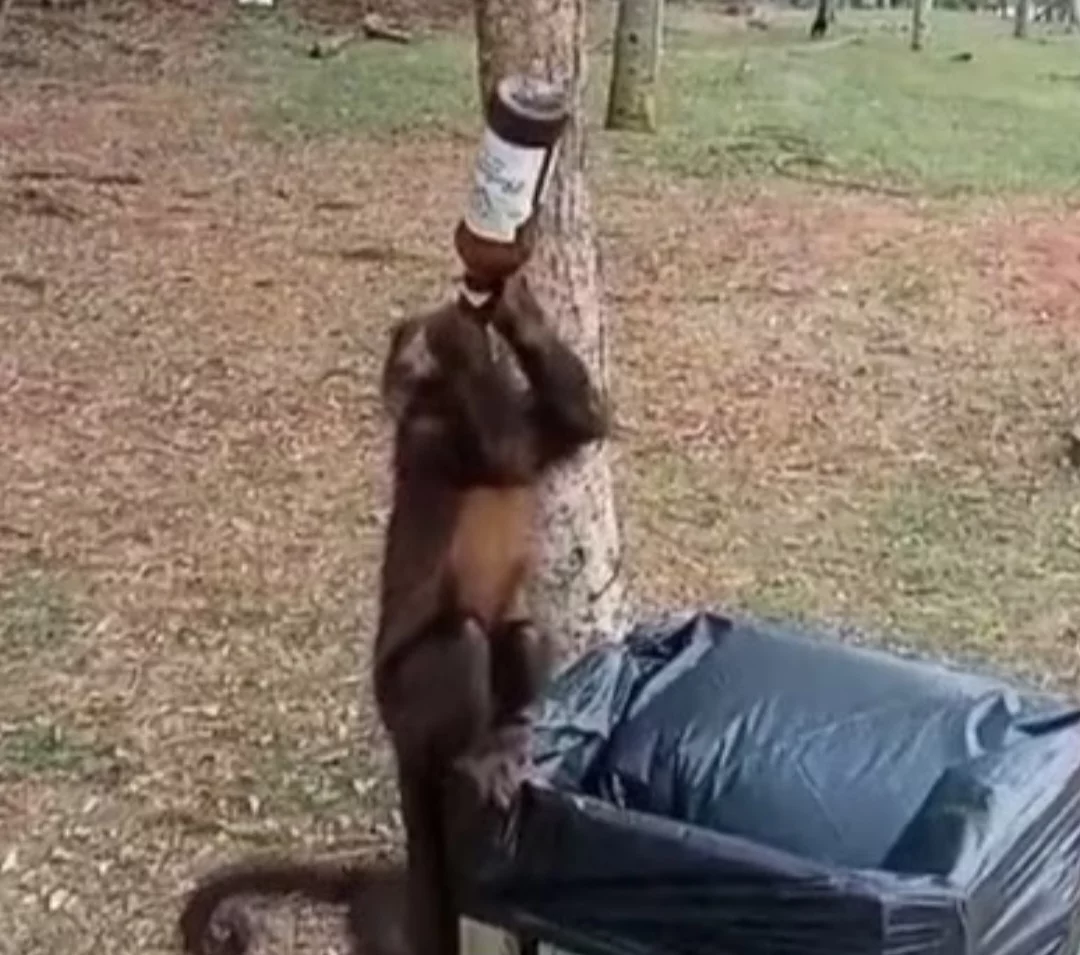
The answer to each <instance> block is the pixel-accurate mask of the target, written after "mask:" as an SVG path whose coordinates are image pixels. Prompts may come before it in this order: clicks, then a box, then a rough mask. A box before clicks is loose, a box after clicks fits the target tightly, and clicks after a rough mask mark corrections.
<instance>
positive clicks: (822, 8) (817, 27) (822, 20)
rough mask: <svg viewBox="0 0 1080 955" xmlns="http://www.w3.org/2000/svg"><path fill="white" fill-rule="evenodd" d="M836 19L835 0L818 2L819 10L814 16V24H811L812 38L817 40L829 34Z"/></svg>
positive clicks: (820, 0)
mask: <svg viewBox="0 0 1080 955" xmlns="http://www.w3.org/2000/svg"><path fill="white" fill-rule="evenodd" d="M835 19H836V3H835V0H818V3H817V10H816V12H815V14H814V22H813V23H812V24H810V37H811V39H814V40H817V39H820V38H821V37H823V36H825V35H826V34H827V33H828V32H829V28H830V27H831V26H832V25H833V21H834V20H835Z"/></svg>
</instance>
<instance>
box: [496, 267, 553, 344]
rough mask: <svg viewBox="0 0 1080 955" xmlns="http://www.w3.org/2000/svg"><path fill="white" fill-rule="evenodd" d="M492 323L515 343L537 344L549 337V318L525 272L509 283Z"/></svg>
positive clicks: (514, 277) (516, 274)
mask: <svg viewBox="0 0 1080 955" xmlns="http://www.w3.org/2000/svg"><path fill="white" fill-rule="evenodd" d="M492 324H493V325H494V326H495V328H496V329H497V330H498V331H499V332H500V333H501V334H502V335H503V336H504V337H505V338H506V339H507V340H508V341H509V342H510V343H511V344H513V343H514V342H524V343H533V342H536V341H538V340H539V339H541V338H543V337H544V336H546V335H547V334H548V320H547V315H546V314H545V312H544V309H543V307H542V306H541V305H540V303H539V301H537V299H536V296H535V295H534V294H533V291H532V289H531V288H530V287H529V282H528V280H527V279H526V278H525V276H524V274H522V273H521V272H516V273H515V274H514V275H513V276H512V277H511V278H510V279H508V280H507V282H506V287H505V288H504V289H503V294H502V296H501V297H500V298H499V301H498V304H497V305H496V306H495V312H494V314H493V316H492Z"/></svg>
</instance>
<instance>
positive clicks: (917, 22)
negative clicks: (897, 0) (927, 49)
mask: <svg viewBox="0 0 1080 955" xmlns="http://www.w3.org/2000/svg"><path fill="white" fill-rule="evenodd" d="M929 7H930V0H914V2H913V3H912V5H911V48H912V49H913V50H916V51H918V50H921V49H922V48H923V41H924V39H925V38H926V15H927V12H928V11H929Z"/></svg>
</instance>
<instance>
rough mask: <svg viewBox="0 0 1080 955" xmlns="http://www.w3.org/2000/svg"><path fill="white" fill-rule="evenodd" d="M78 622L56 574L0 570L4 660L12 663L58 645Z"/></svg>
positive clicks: (0, 646)
mask: <svg viewBox="0 0 1080 955" xmlns="http://www.w3.org/2000/svg"><path fill="white" fill-rule="evenodd" d="M78 623H79V621H78V617H77V614H76V611H75V608H74V605H73V603H72V601H71V598H70V596H69V594H68V593H67V591H66V589H65V588H64V586H63V585H62V583H61V582H60V580H59V579H58V578H57V577H56V575H54V574H51V573H48V572H46V571H43V570H37V569H20V570H16V571H11V572H9V573H6V574H2V573H0V660H3V661H4V662H5V663H8V664H10V663H12V662H14V661H15V660H17V659H23V658H25V657H26V656H28V655H36V654H38V653H41V652H42V651H44V650H47V649H49V648H52V647H55V646H56V645H58V644H60V643H63V642H64V641H66V640H67V639H68V637H70V636H71V635H72V633H73V632H74V631H75V629H76V628H77V626H78Z"/></svg>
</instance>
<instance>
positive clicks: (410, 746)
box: [382, 618, 494, 767]
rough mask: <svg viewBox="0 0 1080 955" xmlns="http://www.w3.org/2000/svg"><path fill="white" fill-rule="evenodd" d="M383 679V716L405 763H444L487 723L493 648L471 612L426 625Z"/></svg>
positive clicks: (490, 713) (468, 744)
mask: <svg viewBox="0 0 1080 955" xmlns="http://www.w3.org/2000/svg"><path fill="white" fill-rule="evenodd" d="M386 679H387V680H388V681H392V693H391V694H390V696H391V699H392V702H391V703H388V704H385V705H384V707H383V714H382V715H383V720H384V722H385V723H386V728H387V730H388V732H389V733H390V735H391V737H392V738H393V741H394V748H395V750H396V751H397V753H398V756H399V758H400V759H401V760H402V762H404V763H405V764H406V765H409V766H421V767H427V766H430V765H434V764H441V765H443V766H447V765H449V764H450V763H451V762H452V761H453V760H454V759H455V758H456V757H457V756H459V755H460V754H461V753H463V752H465V751H466V750H468V749H470V748H471V747H472V746H474V745H475V743H476V740H477V739H478V738H480V737H481V736H482V735H483V733H484V732H485V731H486V730H487V728H488V727H489V726H490V725H491V721H492V718H493V715H494V713H493V703H492V694H491V651H490V646H489V643H488V639H487V635H486V634H485V633H484V631H483V630H482V629H481V627H480V625H479V624H478V623H477V622H476V621H475V620H472V619H471V618H465V619H462V620H460V621H458V620H455V621H453V622H445V621H444V622H440V623H439V624H437V625H433V626H432V627H430V628H429V629H428V631H427V632H426V633H424V634H423V635H422V636H420V637H418V638H417V641H416V644H415V646H414V647H413V648H412V649H411V650H410V651H409V653H408V654H407V655H406V656H405V657H403V658H402V659H401V661H400V662H399V663H398V664H397V666H396V667H395V669H394V671H393V672H392V673H391V674H388V675H387V677H386Z"/></svg>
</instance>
